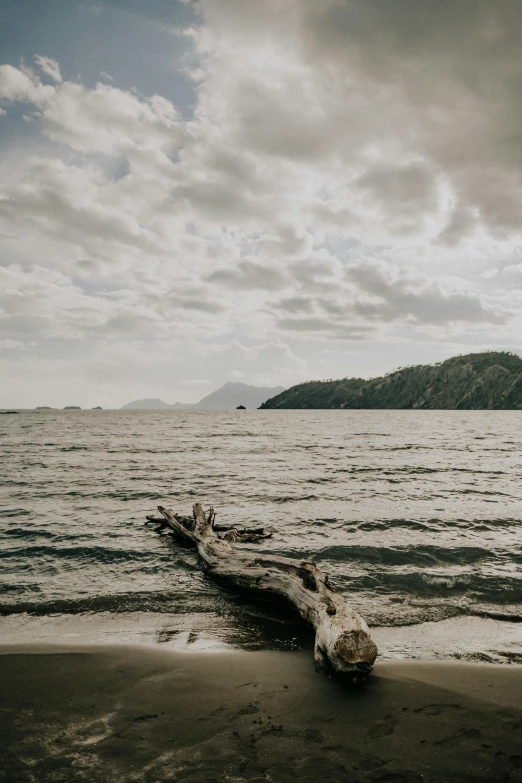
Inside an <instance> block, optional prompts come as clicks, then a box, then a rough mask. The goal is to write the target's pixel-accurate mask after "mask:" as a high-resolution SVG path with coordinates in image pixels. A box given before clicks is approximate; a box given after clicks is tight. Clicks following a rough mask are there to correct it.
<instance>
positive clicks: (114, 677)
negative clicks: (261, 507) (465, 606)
mask: <svg viewBox="0 0 522 783" xmlns="http://www.w3.org/2000/svg"><path fill="white" fill-rule="evenodd" d="M0 651H1V652H3V653H4V654H3V655H1V656H0V667H1V669H0V671H1V689H0V716H1V726H0V731H1V739H0V742H1V746H2V748H1V749H2V764H1V767H0V780H3V781H9V783H14V782H15V781H24V782H25V781H27V782H29V781H31V783H47V781H63V782H64V783H71V782H72V781H88V782H89V783H94V782H97V781H111V783H118V782H119V781H129V782H130V781H140V783H160V781H161V783H164V782H165V783H166V781H169V783H173V781H190V782H191V783H196V782H197V783H201V782H203V781H204V782H209V783H210V781H231V782H232V781H233V782H234V783H241V781H259V782H261V781H274V783H279V782H280V781H292V783H298V782H300V781H310V782H311V781H314V783H316V782H317V781H319V782H320V783H323V781H324V783H336V781H339V783H340V782H341V781H342V782H343V783H347V782H348V781H360V782H361V783H362V781H390V782H391V781H396V782H397V783H401V781H404V783H413V782H414V781H441V782H442V781H444V782H446V781H459V782H462V781H491V782H493V781H494V782H495V783H501V782H503V781H506V783H517V781H522V710H521V705H522V667H518V666H503V667H501V666H493V665H474V664H459V663H455V664H440V663H438V664H437V663H415V662H412V663H387V664H385V663H379V664H378V665H377V667H376V673H375V675H374V676H372V677H371V678H370V679H369V680H368V682H367V684H366V685H365V686H364V687H362V688H358V689H355V690H354V689H351V688H349V687H347V686H344V685H342V684H341V683H339V682H336V681H334V680H330V679H328V678H327V677H324V676H321V675H318V674H316V673H315V671H314V669H313V662H312V655H311V653H309V652H308V653H276V652H268V653H231V654H222V653H219V654H194V655H186V654H180V653H173V652H168V651H163V650H157V649H153V648H150V647H92V648H74V647H68V648H67V647H66V648H63V647H62V648H58V647H56V648H50V647H47V648H45V647H40V648H35V647H24V648H20V647H4V648H2V649H1V650H0Z"/></svg>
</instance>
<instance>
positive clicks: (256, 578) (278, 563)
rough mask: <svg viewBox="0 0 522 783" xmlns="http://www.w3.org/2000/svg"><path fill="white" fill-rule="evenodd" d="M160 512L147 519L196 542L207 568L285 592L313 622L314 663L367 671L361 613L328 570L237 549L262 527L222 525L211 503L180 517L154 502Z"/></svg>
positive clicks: (370, 658)
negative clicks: (336, 586) (205, 508)
mask: <svg viewBox="0 0 522 783" xmlns="http://www.w3.org/2000/svg"><path fill="white" fill-rule="evenodd" d="M158 510H159V511H160V513H161V514H162V518H158V517H153V516H150V517H147V522H151V523H159V524H160V528H159V529H163V528H164V527H169V528H170V529H171V530H173V531H174V533H175V534H176V536H177V537H178V538H180V539H182V540H183V541H184V542H185V543H187V544H189V545H191V546H193V547H195V548H196V549H197V551H198V553H199V555H200V557H201V559H202V560H203V561H204V563H205V565H206V567H207V569H208V570H209V572H210V573H211V574H213V575H215V576H217V577H219V578H222V579H226V580H227V581H229V582H231V583H233V584H234V585H236V586H237V587H239V588H243V589H246V590H249V591H250V590H256V591H262V592H264V593H272V594H276V595H280V596H284V597H285V598H286V599H288V600H290V601H291V603H293V604H294V606H296V608H297V609H298V611H299V613H300V614H301V616H302V617H303V618H304V619H305V620H306V621H308V622H309V623H311V624H312V626H313V627H314V628H315V632H316V636H315V648H314V658H315V665H316V669H318V670H320V671H324V672H327V673H328V674H336V675H343V676H345V677H347V678H349V679H351V680H353V681H361V680H363V679H364V678H365V677H367V675H368V674H369V673H370V672H371V670H372V668H373V664H374V661H375V658H376V657H377V647H376V646H375V644H374V642H373V641H372V639H371V637H370V632H369V630H368V626H367V625H366V623H365V621H364V620H363V619H362V617H361V616H360V615H359V614H358V613H357V612H355V611H354V610H353V609H352V608H350V606H348V604H347V603H346V600H345V598H343V597H342V596H341V595H340V594H339V593H337V592H336V591H335V589H334V588H333V587H332V585H331V584H330V582H329V580H328V576H327V575H326V574H325V573H323V571H321V570H319V568H317V566H316V565H315V564H314V563H312V562H307V561H297V560H292V559H290V558H287V557H278V556H274V555H265V554H257V553H256V552H252V551H247V550H240V549H238V548H237V547H236V546H234V544H238V543H244V542H252V541H256V540H259V539H262V538H266V537H267V536H266V534H265V533H264V531H263V528H254V529H252V528H251V529H248V528H240V529H238V528H233V527H230V528H227V526H225V525H220V526H217V525H216V524H215V516H216V515H215V512H214V510H213V509H212V508H211V509H210V511H209V512H208V514H205V512H204V511H203V508H202V507H201V505H200V504H199V503H196V504H195V505H194V509H193V518H190V517H180V516H178V515H177V514H174V513H173V512H172V511H170V510H169V509H166V508H163V506H158Z"/></svg>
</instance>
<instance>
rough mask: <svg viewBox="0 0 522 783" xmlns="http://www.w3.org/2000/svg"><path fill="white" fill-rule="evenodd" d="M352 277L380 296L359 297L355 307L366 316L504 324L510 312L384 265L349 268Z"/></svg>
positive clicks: (361, 286) (439, 322)
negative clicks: (369, 298)
mask: <svg viewBox="0 0 522 783" xmlns="http://www.w3.org/2000/svg"><path fill="white" fill-rule="evenodd" d="M347 277H348V279H349V280H352V281H353V282H355V283H357V285H358V287H359V288H360V290H361V291H362V292H364V293H366V294H370V295H371V297H374V298H376V299H377V301H375V299H371V300H365V299H363V298H360V297H359V298H358V299H357V300H356V301H355V303H354V310H355V312H356V313H358V314H359V315H361V316H363V317H364V318H367V319H372V320H373V319H375V320H378V321H395V320H398V319H406V318H412V319H414V320H415V321H416V322H417V323H419V324H438V325H441V324H447V323H451V322H457V321H462V322H467V323H491V324H502V323H505V322H506V321H507V320H508V319H509V317H510V314H509V313H507V312H505V311H502V310H501V309H499V308H493V307H486V306H485V305H484V304H483V303H482V302H481V300H480V298H479V297H478V296H476V295H474V294H470V293H462V292H445V291H443V290H442V288H441V287H440V285H439V284H438V283H437V282H435V281H430V280H426V279H422V278H421V277H417V278H415V277H411V276H407V275H404V274H401V273H400V272H399V273H397V272H396V273H395V274H393V272H392V273H391V274H390V272H389V271H388V270H386V269H385V268H384V267H383V265H379V264H372V263H365V264H359V265H355V266H353V267H350V268H349V269H348V270H347Z"/></svg>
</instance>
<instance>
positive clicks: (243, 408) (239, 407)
mask: <svg viewBox="0 0 522 783" xmlns="http://www.w3.org/2000/svg"><path fill="white" fill-rule="evenodd" d="M236 411H246V408H245V406H244V405H238V406H237V407H236Z"/></svg>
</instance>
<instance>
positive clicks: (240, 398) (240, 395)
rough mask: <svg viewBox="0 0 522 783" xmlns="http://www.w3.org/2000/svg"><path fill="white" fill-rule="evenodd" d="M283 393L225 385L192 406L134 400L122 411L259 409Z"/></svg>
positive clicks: (271, 389) (154, 400)
mask: <svg viewBox="0 0 522 783" xmlns="http://www.w3.org/2000/svg"><path fill="white" fill-rule="evenodd" d="M281 392H284V388H283V386H275V387H264V386H249V385H248V384H246V383H225V385H224V386H222V387H221V388H220V389H217V390H216V391H214V392H211V393H210V394H207V396H206V397H203V399H202V400H200V401H199V402H196V403H193V404H187V405H185V404H183V403H181V402H176V403H174V405H168V404H167V403H166V402H163V401H162V400H158V399H152V400H134V402H129V403H127V405H124V406H123V409H124V410H130V409H132V410H165V409H168V408H170V409H181V410H182V409H185V408H187V409H188V408H194V409H197V410H201V409H204V410H234V409H235V408H237V407H238V406H239V405H243V406H244V407H245V408H259V406H260V405H261V404H262V403H263V402H264V401H265V400H267V399H268V398H269V397H274V396H275V395H277V394H280V393H281Z"/></svg>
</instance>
